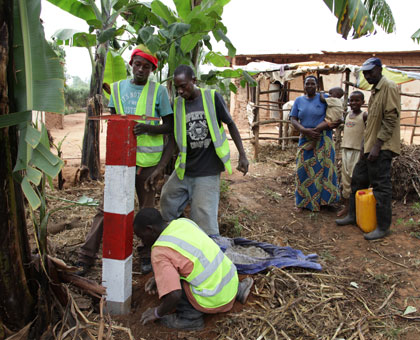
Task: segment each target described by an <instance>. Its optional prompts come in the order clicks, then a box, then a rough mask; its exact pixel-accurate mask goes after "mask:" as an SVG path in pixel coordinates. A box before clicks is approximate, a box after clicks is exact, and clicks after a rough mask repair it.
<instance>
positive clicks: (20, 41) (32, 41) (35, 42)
mask: <svg viewBox="0 0 420 340" xmlns="http://www.w3.org/2000/svg"><path fill="white" fill-rule="evenodd" d="M40 13H41V1H40V0H31V1H24V0H18V1H14V32H13V33H14V36H13V41H14V44H13V46H14V50H13V56H14V62H15V68H16V73H15V76H16V83H15V84H14V95H15V98H14V99H15V102H16V106H17V111H18V112H20V111H30V110H37V111H48V112H56V113H64V70H63V66H62V65H61V64H60V61H59V58H58V56H57V55H56V54H55V52H54V51H53V50H52V48H51V47H50V45H49V44H48V43H47V41H46V40H45V34H44V28H43V27H42V24H41V22H40V20H39V16H40Z"/></svg>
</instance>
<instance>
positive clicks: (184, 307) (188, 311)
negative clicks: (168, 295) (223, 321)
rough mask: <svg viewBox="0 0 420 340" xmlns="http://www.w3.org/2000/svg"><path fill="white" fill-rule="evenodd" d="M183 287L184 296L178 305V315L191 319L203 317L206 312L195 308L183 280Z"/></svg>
mask: <svg viewBox="0 0 420 340" xmlns="http://www.w3.org/2000/svg"><path fill="white" fill-rule="evenodd" d="M181 287H182V296H181V299H180V300H179V302H178V304H177V305H176V315H177V317H179V318H181V319H187V320H191V321H194V320H197V319H201V318H202V317H203V315H204V313H203V312H200V311H198V310H197V309H195V308H194V307H193V305H192V304H191V303H190V301H189V300H188V298H187V294H186V293H185V287H184V285H183V283H182V282H181Z"/></svg>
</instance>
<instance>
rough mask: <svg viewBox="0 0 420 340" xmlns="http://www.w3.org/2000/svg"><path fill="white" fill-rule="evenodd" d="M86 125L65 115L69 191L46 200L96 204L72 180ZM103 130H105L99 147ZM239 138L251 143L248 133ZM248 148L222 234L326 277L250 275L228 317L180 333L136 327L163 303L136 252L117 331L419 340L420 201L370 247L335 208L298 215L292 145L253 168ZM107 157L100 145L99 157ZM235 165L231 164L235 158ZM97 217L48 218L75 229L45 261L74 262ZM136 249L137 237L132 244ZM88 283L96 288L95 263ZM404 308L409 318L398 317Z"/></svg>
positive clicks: (228, 187) (84, 299) (227, 188)
mask: <svg viewBox="0 0 420 340" xmlns="http://www.w3.org/2000/svg"><path fill="white" fill-rule="evenodd" d="M83 124H84V120H83V116H81V115H70V116H65V122H64V130H58V129H53V130H51V133H52V136H53V137H54V138H56V142H57V141H59V140H60V139H61V138H63V137H64V136H65V135H67V137H66V140H65V143H63V152H64V159H66V160H67V166H66V167H65V168H64V177H65V178H66V183H65V188H64V189H63V190H62V191H57V190H54V191H51V192H50V195H52V196H55V197H60V198H65V199H69V200H77V199H79V198H80V197H82V196H83V195H84V196H87V197H91V198H94V199H100V198H101V195H102V191H103V182H84V183H80V184H76V185H74V183H73V179H74V176H75V173H76V171H77V166H78V164H79V160H78V159H79V158H80V147H81V144H82V139H81V138H82V136H83ZM105 127H106V125H104V132H103V133H101V143H102V145H104V144H103V142H104V141H105ZM241 133H242V135H243V136H247V132H246V131H241ZM244 143H245V147H246V150H247V154H248V158H249V160H250V169H249V173H248V174H247V175H246V176H242V174H240V173H238V172H237V171H234V174H233V175H231V176H227V175H226V174H224V175H223V176H222V178H223V181H222V187H221V196H222V198H221V203H220V209H219V221H220V230H221V233H222V235H224V236H229V237H237V236H241V237H245V238H248V239H252V240H257V241H262V242H268V243H272V244H275V245H279V246H290V247H292V248H295V249H299V250H301V251H303V253H304V254H313V253H315V254H318V256H319V258H318V262H319V263H320V264H321V265H322V268H323V269H322V271H320V272H317V271H314V270H306V269H302V268H286V269H279V268H270V269H268V270H266V271H264V272H262V273H259V274H255V275H253V278H254V279H255V285H254V287H253V289H252V293H251V296H250V299H249V300H248V302H247V304H246V305H241V304H239V303H238V302H236V304H235V306H234V308H233V310H232V311H231V312H229V313H225V314H220V315H207V316H205V322H206V327H205V329H204V330H203V331H198V332H183V331H178V332H177V331H172V330H168V329H166V328H165V327H163V326H160V325H159V324H158V323H155V324H148V325H146V326H143V325H141V324H140V317H141V314H142V313H143V312H144V311H145V310H146V309H147V308H149V307H152V306H156V305H158V303H159V302H158V299H157V297H150V296H148V295H146V294H145V293H144V283H145V282H146V280H147V279H148V278H149V277H150V275H151V274H148V275H146V276H144V275H141V274H140V273H139V272H140V270H139V262H138V257H137V256H136V252H135V248H134V249H133V256H134V261H133V301H132V310H131V313H130V314H129V315H127V316H118V317H113V318H112V320H113V324H114V325H119V326H123V327H127V328H130V329H131V333H132V334H133V338H134V339H136V340H139V339H188V340H195V339H215V338H217V339H405V340H417V339H420V324H419V321H420V290H419V287H420V271H419V269H420V204H419V200H418V199H417V200H414V201H408V202H406V204H403V202H400V201H394V202H393V224H392V227H391V230H392V233H391V235H390V236H389V237H387V238H385V239H382V240H377V241H373V242H368V241H365V240H364V238H363V233H362V231H361V230H360V229H359V228H358V227H356V226H345V227H337V226H336V225H335V222H334V220H335V218H336V212H335V211H333V210H330V209H326V210H322V211H321V212H319V213H312V212H310V211H304V212H301V213H298V212H296V211H295V209H294V155H295V149H294V148H291V149H288V150H286V151H281V150H280V148H279V147H278V146H276V145H274V144H265V145H263V146H262V148H261V158H260V161H259V162H255V161H253V160H252V158H253V157H252V155H253V151H252V150H253V149H252V146H251V144H250V143H249V142H248V141H245V142H244ZM234 149H235V148H234V147H232V148H231V150H234ZM104 151H105V150H104V147H102V149H101V155H102V158H103V156H104V154H103V152H104ZM232 158H233V164H234V165H235V164H236V162H237V156H236V155H235V154H234V153H233V157H232ZM50 204H51V207H57V206H60V205H62V204H63V203H62V202H60V201H58V200H56V199H50ZM94 214H95V209H94V208H87V207H75V208H71V209H67V210H63V211H59V212H57V213H55V214H54V215H52V217H51V221H50V224H51V225H54V224H57V223H62V222H69V221H76V223H73V227H72V228H71V229H66V230H64V231H62V232H60V233H58V234H55V235H50V236H49V247H50V252H51V254H53V255H55V256H56V257H58V258H60V259H63V260H64V261H65V262H66V263H68V264H70V265H71V264H74V263H75V262H76V261H77V250H78V248H79V247H80V245H81V244H82V243H83V241H84V237H85V234H86V233H87V232H88V230H89V228H90V224H91V220H92V217H93V216H94ZM30 232H31V231H30ZM137 244H138V240H135V241H134V246H136V245H137ZM99 255H100V254H99ZM88 277H89V278H91V279H94V280H96V281H97V282H98V283H100V282H101V261H100V256H99V259H98V260H97V262H96V266H95V267H94V268H93V270H92V272H91V273H90V274H89V276H88ZM73 291H74V294H75V295H76V296H77V298H78V299H79V301H81V305H82V306H83V308H82V309H83V310H84V311H85V312H86V315H88V316H89V318H90V319H92V320H97V319H98V314H97V312H98V307H97V301H95V300H93V299H91V298H90V297H89V296H82V295H83V294H81V293H80V292H78V291H77V289H74V290H73ZM79 294H81V295H80V296H79ZM412 307H414V308H415V309H413V308H412ZM414 310H416V311H414ZM406 311H414V312H412V313H408V314H406V315H404V312H406ZM113 334H114V338H115V339H129V337H128V335H126V334H123V333H121V332H117V331H114V332H113Z"/></svg>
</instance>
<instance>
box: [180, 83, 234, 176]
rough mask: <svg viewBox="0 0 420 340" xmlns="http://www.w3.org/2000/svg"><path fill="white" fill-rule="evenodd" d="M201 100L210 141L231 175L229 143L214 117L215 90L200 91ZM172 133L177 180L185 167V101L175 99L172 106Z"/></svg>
mask: <svg viewBox="0 0 420 340" xmlns="http://www.w3.org/2000/svg"><path fill="white" fill-rule="evenodd" d="M200 91H201V96H202V98H203V107H204V113H205V115H206V121H207V125H208V127H209V131H210V136H211V140H212V142H213V145H214V148H215V150H216V154H217V156H218V157H219V158H220V159H221V161H222V162H223V164H224V166H225V169H226V170H227V172H228V173H229V174H231V173H232V166H231V165H230V150H229V141H228V139H227V137H226V133H225V129H224V128H223V124H220V126H219V124H218V122H217V115H216V104H215V101H214V94H215V92H216V90H205V89H200ZM174 116H175V119H174V131H175V140H176V143H177V144H178V148H179V155H178V158H177V159H176V162H175V171H176V174H177V175H178V178H179V179H181V180H182V179H184V174H185V166H186V161H187V123H186V121H185V99H183V98H182V97H177V98H176V99H175V105H174Z"/></svg>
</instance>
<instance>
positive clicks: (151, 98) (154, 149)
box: [111, 80, 164, 167]
mask: <svg viewBox="0 0 420 340" xmlns="http://www.w3.org/2000/svg"><path fill="white" fill-rule="evenodd" d="M120 82H121V80H120V81H118V82H116V83H113V84H112V86H111V96H112V100H113V102H114V105H115V111H116V112H117V114H121V115H124V114H125V113H124V108H123V105H122V102H121V93H120ZM159 86H160V84H159V83H155V82H153V81H148V82H147V83H146V85H145V86H144V88H143V90H142V91H141V94H140V98H139V100H138V102H137V106H136V113H135V114H136V115H146V116H149V117H158V116H157V114H156V110H155V106H156V98H157V92H158V88H159ZM137 122H138V123H143V124H149V125H159V121H157V120H156V121H151V120H139V121H137ZM163 145H164V142H163V135H149V134H141V135H139V136H137V155H136V165H137V166H141V167H150V166H154V165H156V164H158V163H159V161H160V158H161V157H162V152H163Z"/></svg>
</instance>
